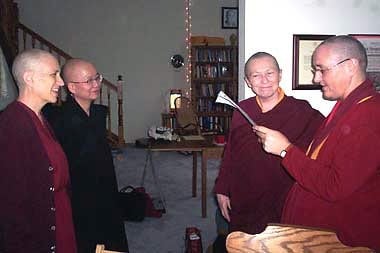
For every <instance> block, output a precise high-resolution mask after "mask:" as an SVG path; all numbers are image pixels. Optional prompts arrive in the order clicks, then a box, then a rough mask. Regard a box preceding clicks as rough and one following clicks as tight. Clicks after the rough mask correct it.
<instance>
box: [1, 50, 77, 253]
mask: <svg viewBox="0 0 380 253" xmlns="http://www.w3.org/2000/svg"><path fill="white" fill-rule="evenodd" d="M13 74H14V77H15V79H16V82H17V84H18V86H19V90H20V94H19V97H18V99H17V101H15V102H13V103H11V104H10V105H9V106H8V107H7V108H6V109H5V110H4V111H3V112H2V114H1V116H0V133H1V134H0V146H1V147H3V149H2V151H1V152H0V164H1V173H2V174H1V177H0V203H1V205H2V206H1V208H0V252H7V253H21V252H33V253H39V252H41V253H43V252H44V253H46V252H58V253H76V252H77V250H76V241H75V234H74V226H73V221H72V215H71V204H70V200H69V196H68V185H69V175H68V163H67V160H66V156H65V154H64V152H63V150H62V148H61V146H60V145H59V143H58V141H57V140H56V139H55V137H54V136H53V133H52V131H51V129H50V126H49V124H48V123H47V121H45V119H44V118H43V116H42V115H41V108H42V107H43V106H44V105H45V104H46V103H52V102H56V100H57V96H58V90H59V88H60V86H62V85H63V81H62V79H61V77H60V76H59V65H58V62H57V60H56V59H55V58H54V56H52V55H51V54H50V53H48V52H45V51H42V50H39V49H31V50H26V51H24V52H22V53H21V54H20V55H18V56H17V57H16V59H15V61H14V64H13Z"/></svg>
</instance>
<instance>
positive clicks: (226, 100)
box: [215, 91, 256, 126]
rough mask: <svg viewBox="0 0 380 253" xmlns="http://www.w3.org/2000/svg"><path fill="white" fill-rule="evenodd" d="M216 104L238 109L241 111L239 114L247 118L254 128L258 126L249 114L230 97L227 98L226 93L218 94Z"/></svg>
mask: <svg viewBox="0 0 380 253" xmlns="http://www.w3.org/2000/svg"><path fill="white" fill-rule="evenodd" d="M215 103H219V104H225V105H229V106H232V107H234V108H236V109H238V110H239V112H240V113H241V114H242V115H243V116H244V118H246V120H248V122H249V123H250V124H251V125H252V126H256V123H255V122H254V121H253V120H252V119H251V117H249V116H248V114H247V113H246V112H245V111H244V110H243V109H241V107H240V106H238V105H237V104H236V103H235V102H234V101H233V100H232V99H231V98H230V97H229V96H227V94H226V93H224V92H223V91H219V93H218V96H217V97H216V100H215Z"/></svg>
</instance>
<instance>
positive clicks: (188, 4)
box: [185, 0, 192, 93]
mask: <svg viewBox="0 0 380 253" xmlns="http://www.w3.org/2000/svg"><path fill="white" fill-rule="evenodd" d="M185 46H186V69H185V77H186V83H187V84H188V86H189V87H190V93H191V71H192V70H191V0H185Z"/></svg>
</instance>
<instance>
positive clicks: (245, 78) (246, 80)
mask: <svg viewBox="0 0 380 253" xmlns="http://www.w3.org/2000/svg"><path fill="white" fill-rule="evenodd" d="M244 81H245V83H246V84H247V86H248V88H252V85H251V83H250V82H249V80H248V78H247V77H246V76H245V77H244Z"/></svg>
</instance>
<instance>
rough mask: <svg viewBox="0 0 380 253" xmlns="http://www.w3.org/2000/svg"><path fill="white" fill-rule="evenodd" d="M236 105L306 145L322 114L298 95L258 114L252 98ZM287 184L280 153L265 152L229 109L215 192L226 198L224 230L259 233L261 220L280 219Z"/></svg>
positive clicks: (258, 119)
mask: <svg viewBox="0 0 380 253" xmlns="http://www.w3.org/2000/svg"><path fill="white" fill-rule="evenodd" d="M240 106H241V107H242V108H243V109H244V110H245V111H246V112H247V113H248V114H249V115H250V116H251V117H252V119H253V120H254V121H255V122H256V123H257V124H259V125H264V126H266V127H269V128H272V129H276V130H279V131H281V132H282V133H284V134H285V135H286V136H287V137H288V138H289V140H290V141H291V142H293V143H297V144H298V145H300V146H303V147H305V148H306V147H307V145H308V143H309V142H310V140H311V138H312V136H313V134H314V132H315V131H316V129H317V128H318V127H319V125H320V124H321V122H322V121H323V116H322V115H321V114H320V113H319V112H318V111H316V110H314V109H313V108H311V106H310V105H309V104H308V103H307V102H306V101H303V100H297V99H295V98H293V97H287V96H285V97H284V98H283V99H282V100H281V101H280V102H279V103H278V104H277V105H276V106H275V107H274V108H273V109H272V110H271V111H268V112H265V113H262V112H261V108H260V107H259V105H258V104H257V102H256V99H255V98H254V97H253V98H249V99H246V100H244V101H242V102H240ZM292 183H293V180H292V178H291V177H290V176H289V174H288V173H287V172H286V170H285V169H283V168H282V166H281V158H280V157H278V156H275V155H271V154H268V153H266V152H265V151H264V150H263V149H262V147H261V145H260V143H258V140H257V135H256V134H254V133H253V132H252V128H251V126H250V125H249V123H248V122H247V121H246V119H245V118H243V117H242V115H241V114H240V113H238V112H234V114H233V118H232V126H231V130H230V134H229V138H228V142H227V145H226V149H225V153H224V157H223V161H222V164H221V168H220V172H219V176H218V178H217V180H216V184H215V192H216V193H220V194H223V195H226V196H229V197H230V200H231V206H232V209H231V212H230V218H231V223H230V230H231V231H236V230H240V231H244V232H247V233H251V234H252V233H260V232H262V231H263V230H264V229H265V227H266V225H267V223H270V222H280V218H281V211H282V207H283V203H284V201H285V197H286V194H287V192H288V190H289V189H290V187H291V185H292Z"/></svg>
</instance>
